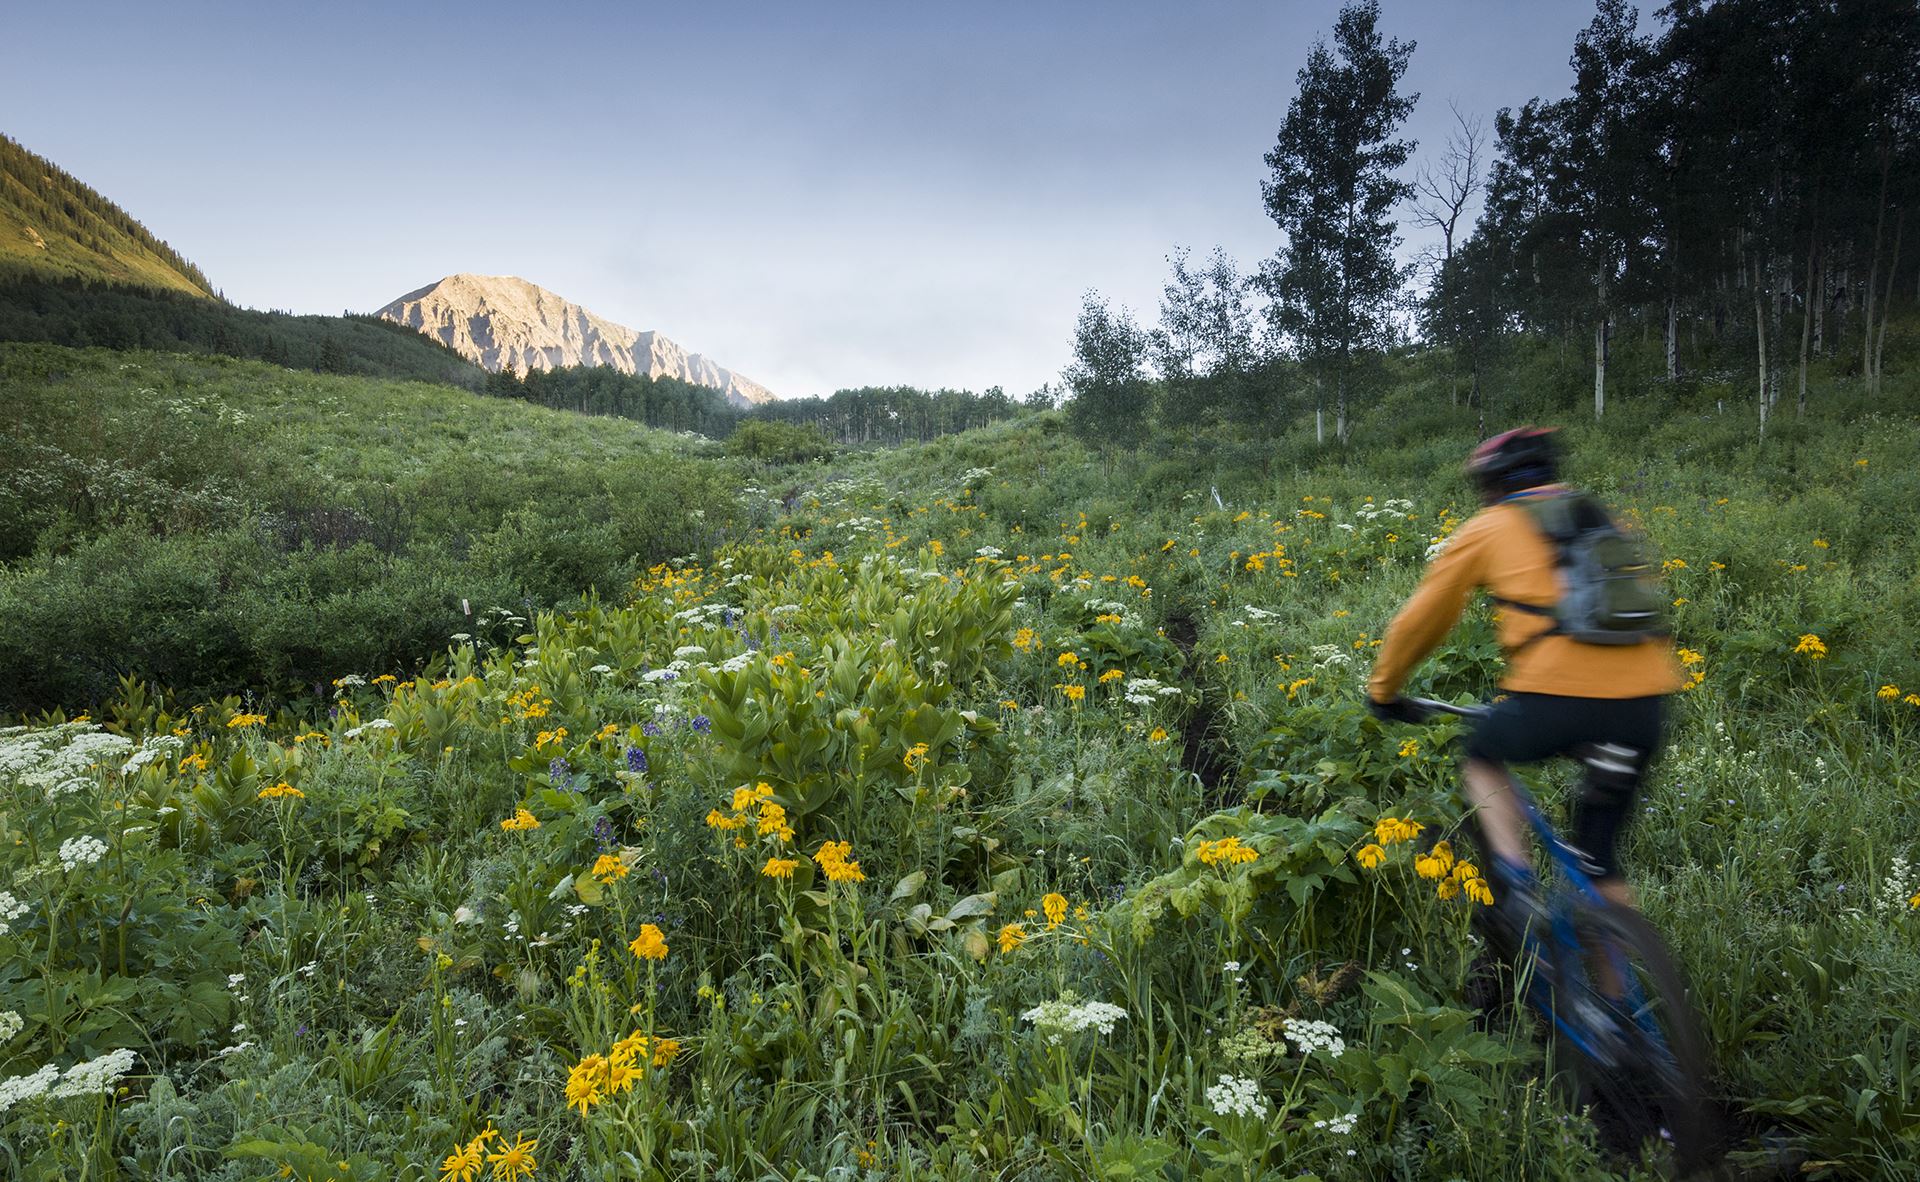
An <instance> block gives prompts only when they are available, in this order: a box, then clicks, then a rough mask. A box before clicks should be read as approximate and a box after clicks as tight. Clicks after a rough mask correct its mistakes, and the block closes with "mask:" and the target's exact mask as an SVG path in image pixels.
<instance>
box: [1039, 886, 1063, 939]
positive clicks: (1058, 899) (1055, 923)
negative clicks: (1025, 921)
mask: <svg viewBox="0 0 1920 1182" xmlns="http://www.w3.org/2000/svg"><path fill="white" fill-rule="evenodd" d="M1040 910H1042V911H1044V912H1046V913H1047V930H1048V931H1052V930H1053V929H1055V928H1057V927H1059V926H1060V921H1061V920H1063V919H1065V918H1066V917H1067V897H1066V896H1065V895H1063V894H1060V893H1059V892H1058V891H1053V892H1050V893H1049V894H1048V895H1047V896H1046V897H1045V898H1043V899H1041V900H1040Z"/></svg>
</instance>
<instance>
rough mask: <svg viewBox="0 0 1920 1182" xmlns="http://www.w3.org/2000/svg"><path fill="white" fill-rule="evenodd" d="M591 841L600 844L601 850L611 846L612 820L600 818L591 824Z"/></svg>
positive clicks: (610, 818)
mask: <svg viewBox="0 0 1920 1182" xmlns="http://www.w3.org/2000/svg"><path fill="white" fill-rule="evenodd" d="M593 839H594V840H595V841H597V842H599V843H600V848H601V849H603V850H604V849H610V848H612V846H613V818H612V817H601V818H600V819H599V820H597V821H595V822H594V823H593Z"/></svg>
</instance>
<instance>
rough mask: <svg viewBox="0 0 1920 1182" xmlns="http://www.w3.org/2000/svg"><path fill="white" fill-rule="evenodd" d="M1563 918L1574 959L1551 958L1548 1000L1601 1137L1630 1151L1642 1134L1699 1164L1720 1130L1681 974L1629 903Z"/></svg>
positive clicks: (1716, 1151)
mask: <svg viewBox="0 0 1920 1182" xmlns="http://www.w3.org/2000/svg"><path fill="white" fill-rule="evenodd" d="M1572 921H1573V928H1574V934H1575V937H1576V943H1577V945H1578V947H1579V948H1580V949H1581V951H1582V963H1580V964H1577V965H1567V966H1561V968H1560V970H1559V972H1558V973H1557V977H1558V981H1559V984H1560V988H1559V989H1558V990H1557V997H1556V1005H1557V1006H1559V1007H1561V1008H1562V1015H1561V1016H1562V1019H1563V1020H1564V1021H1565V1022H1566V1023H1567V1025H1568V1026H1569V1027H1571V1028H1572V1029H1571V1032H1564V1031H1563V1039H1562V1041H1564V1042H1566V1043H1568V1044H1569V1045H1570V1047H1571V1050H1572V1051H1573V1054H1572V1060H1573V1064H1574V1071H1575V1075H1576V1077H1577V1078H1578V1079H1579V1081H1580V1083H1581V1085H1582V1088H1581V1090H1582V1093H1583V1097H1584V1098H1586V1099H1588V1100H1589V1101H1590V1102H1591V1103H1592V1104H1593V1107H1594V1109H1595V1111H1594V1120H1595V1123H1596V1124H1597V1125H1598V1126H1599V1127H1600V1130H1601V1133H1602V1136H1603V1140H1605V1141H1606V1142H1607V1143H1609V1145H1610V1147H1611V1148H1615V1149H1619V1150H1624V1151H1628V1152H1638V1151H1639V1150H1640V1148H1641V1147H1642V1146H1643V1145H1644V1144H1645V1143H1646V1142H1647V1141H1648V1140H1649V1139H1652V1140H1655V1141H1658V1142H1661V1143H1663V1144H1665V1145H1668V1146H1669V1147H1671V1150H1672V1153H1673V1157H1674V1161H1675V1164H1676V1165H1677V1166H1678V1167H1679V1169H1680V1172H1681V1173H1682V1174H1683V1175H1685V1174H1690V1173H1693V1172H1695V1171H1698V1170H1701V1169H1703V1168H1704V1167H1706V1166H1708V1165H1710V1164H1711V1163H1713V1162H1714V1161H1715V1160H1717V1159H1718V1157H1719V1155H1720V1153H1721V1151H1722V1149H1723V1139H1722V1134H1721V1129H1720V1122H1719V1119H1718V1117H1717V1115H1716V1113H1715V1111H1714V1106H1713V1103H1712V1100H1711V1092H1710V1071H1709V1068H1708V1056H1707V1052H1706V1040H1705V1037H1704V1036H1703V1035H1702V1033H1701V1029H1700V1022H1699V1018H1698V1017H1697V1016H1696V1015H1695V1014H1694V1011H1693V1006H1692V1004H1691V1003H1690V1001H1689V1000H1688V997H1689V990H1688V987H1687V983H1686V979H1685V977H1684V976H1682V975H1681V973H1680V970H1679V968H1678V967H1677V966H1676V965H1675V964H1674V962H1673V958H1672V957H1671V956H1670V955H1669V954H1668V952H1667V946H1666V942H1665V941H1664V940H1662V939H1661V938H1660V935H1659V933H1658V932H1656V931H1655V930H1654V928H1653V925H1652V924H1650V923H1648V922H1647V921H1646V919H1645V918H1644V917H1642V916H1641V915H1640V913H1639V912H1637V911H1634V910H1632V909H1631V908H1626V907H1617V906H1583V907H1581V908H1579V909H1578V910H1576V911H1575V912H1574V914H1573V916H1572ZM1583 1043H1584V1044H1585V1045H1582V1044H1583Z"/></svg>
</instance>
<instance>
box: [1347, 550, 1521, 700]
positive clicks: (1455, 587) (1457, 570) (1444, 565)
mask: <svg viewBox="0 0 1920 1182" xmlns="http://www.w3.org/2000/svg"><path fill="white" fill-rule="evenodd" d="M1489 527H1490V522H1489V520H1488V517H1487V515H1486V514H1484V513H1482V514H1479V515H1476V516H1475V517H1474V518H1473V519H1472V520H1471V521H1469V522H1467V523H1466V524H1465V525H1463V526H1461V527H1460V529H1459V530H1458V531H1457V532H1455V533H1454V535H1453V537H1452V538H1451V539H1450V540H1449V541H1448V542H1447V547H1446V549H1444V550H1442V551H1440V554H1439V556H1438V557H1436V558H1435V559H1434V560H1433V564H1432V565H1431V566H1429V567H1427V573H1426V575H1425V576H1424V577H1422V578H1421V580H1420V588H1419V590H1417V591H1415V592H1414V593H1413V598H1411V599H1409V600H1407V602H1406V606H1404V607H1402V608H1401V609H1400V613H1399V614H1398V615H1396V616H1394V617H1393V623H1391V624H1389V625H1387V635H1386V637H1385V639H1383V640H1382V641H1381V644H1380V655H1379V656H1378V657H1376V658H1375V659H1374V663H1373V677H1372V678H1371V679H1370V680H1369V681H1368V682H1367V694H1368V696H1370V697H1371V698H1373V700H1374V701H1376V702H1387V701H1391V700H1393V698H1394V697H1395V696H1397V695H1398V694H1399V693H1400V687H1401V686H1403V685H1405V684H1406V681H1407V674H1408V673H1410V672H1412V671H1413V667H1414V666H1415V665H1418V664H1419V663H1420V662H1421V661H1422V660H1423V659H1425V657H1426V655H1427V654H1428V653H1430V652H1432V651H1433V649H1434V646H1435V645H1437V644H1439V643H1440V642H1441V641H1442V640H1444V639H1446V635H1447V633H1448V632H1450V631H1452V630H1453V626H1454V624H1455V623H1457V622H1458V621H1459V619H1460V613H1461V612H1462V611H1464V610H1466V606H1467V599H1468V597H1469V596H1471V595H1472V594H1473V593H1474V591H1475V590H1476V589H1478V588H1479V587H1480V586H1482V585H1483V584H1484V582H1485V572H1486V559H1487V535H1488V533H1489V532H1490V528H1489Z"/></svg>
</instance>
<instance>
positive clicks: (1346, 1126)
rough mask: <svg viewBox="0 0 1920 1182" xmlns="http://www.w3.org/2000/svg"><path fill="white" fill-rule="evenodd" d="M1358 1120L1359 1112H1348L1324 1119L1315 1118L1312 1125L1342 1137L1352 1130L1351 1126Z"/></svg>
mask: <svg viewBox="0 0 1920 1182" xmlns="http://www.w3.org/2000/svg"><path fill="white" fill-rule="evenodd" d="M1359 1120H1360V1114H1359V1113H1357V1112H1349V1113H1347V1114H1346V1115H1345V1116H1335V1117H1330V1118H1328V1119H1326V1120H1316V1121H1314V1122H1313V1127H1314V1128H1316V1129H1325V1130H1327V1131H1328V1132H1329V1133H1332V1134H1334V1135H1335V1136H1339V1137H1344V1136H1346V1135H1347V1134H1348V1133H1351V1132H1353V1126H1354V1125H1355V1124H1356V1123H1357V1122H1358V1121H1359Z"/></svg>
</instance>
